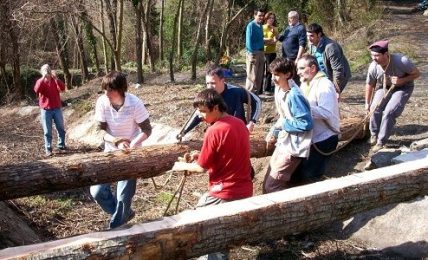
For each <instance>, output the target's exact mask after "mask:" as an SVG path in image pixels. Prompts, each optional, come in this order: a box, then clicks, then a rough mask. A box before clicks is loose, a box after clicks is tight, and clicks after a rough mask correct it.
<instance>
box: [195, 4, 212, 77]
mask: <svg viewBox="0 0 428 260" xmlns="http://www.w3.org/2000/svg"><path fill="white" fill-rule="evenodd" d="M210 2H211V1H207V2H206V4H205V8H204V10H203V12H202V13H201V14H200V16H199V23H198V29H197V31H196V41H195V46H194V47H193V53H192V77H191V79H192V80H195V79H196V63H197V61H198V50H199V44H200V42H201V38H202V37H201V36H202V24H203V23H204V17H206V16H207V12H208V8H209V6H210Z"/></svg>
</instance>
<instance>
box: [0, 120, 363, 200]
mask: <svg viewBox="0 0 428 260" xmlns="http://www.w3.org/2000/svg"><path fill="white" fill-rule="evenodd" d="M352 120H353V121H349V120H348V121H347V120H342V121H343V126H344V128H343V132H346V133H348V134H346V135H344V137H348V135H349V133H351V132H352V131H346V130H347V129H351V128H352V127H354V128H355V126H356V124H357V123H358V122H360V121H361V119H360V120H355V119H352ZM351 130H352V129H351ZM265 135H266V132H264V131H263V130H262V129H259V130H258V131H255V132H254V133H253V134H252V135H251V157H256V158H259V157H266V156H268V155H270V154H271V153H272V150H269V151H267V150H266V148H267V147H266V142H265ZM201 146H202V141H200V140H199V141H189V142H183V143H182V144H169V145H157V146H148V147H144V148H142V149H133V150H130V151H129V152H128V153H124V152H121V151H118V152H112V153H103V152H99V153H88V154H74V155H71V156H64V157H53V158H50V159H46V160H40V161H32V162H26V163H21V164H13V165H5V166H2V167H0V201H1V200H7V199H15V198H20V197H26V196H33V195H38V194H44V193H50V192H55V191H63V190H69V189H75V188H80V187H85V186H89V185H94V184H99V183H111V182H115V181H119V180H126V179H131V178H150V177H154V176H158V175H161V174H163V173H164V172H166V171H168V170H170V169H171V168H172V166H173V164H174V162H175V161H177V158H178V157H179V156H183V154H184V153H185V152H187V151H191V150H199V149H200V148H201ZM272 148H273V146H272Z"/></svg>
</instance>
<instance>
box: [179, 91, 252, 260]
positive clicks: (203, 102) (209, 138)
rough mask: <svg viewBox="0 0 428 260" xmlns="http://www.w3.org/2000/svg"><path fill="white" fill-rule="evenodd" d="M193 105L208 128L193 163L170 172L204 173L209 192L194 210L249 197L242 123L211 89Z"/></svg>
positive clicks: (248, 168) (247, 140)
mask: <svg viewBox="0 0 428 260" xmlns="http://www.w3.org/2000/svg"><path fill="white" fill-rule="evenodd" d="M193 106H194V107H195V108H197V109H198V112H199V113H200V114H201V116H202V119H203V120H204V121H205V122H207V123H209V124H211V126H210V127H208V129H207V131H206V132H205V136H204V141H203V144H202V148H201V151H200V152H196V153H193V154H192V159H193V160H195V161H196V163H195V162H193V163H185V162H177V163H175V165H174V167H173V170H175V171H190V172H203V171H205V170H207V171H208V175H209V185H208V188H209V191H208V192H207V193H205V194H204V195H203V196H202V197H201V198H200V200H199V202H198V204H197V207H204V206H209V205H216V204H220V203H225V202H228V201H232V200H238V199H243V198H247V197H251V196H252V195H253V183H252V181H251V166H250V137H249V131H248V129H247V127H246V126H245V124H244V122H243V121H242V120H240V119H238V118H236V117H233V116H231V115H228V114H227V113H226V109H227V108H226V104H225V102H224V100H223V98H222V97H221V96H220V95H219V94H218V93H217V92H216V91H215V90H214V89H205V90H203V91H202V92H200V93H199V94H198V95H197V96H196V98H195V101H194V102H193ZM211 257H214V258H211ZM224 257H227V253H224V252H221V253H220V252H218V253H214V254H212V255H211V254H210V256H209V258H208V259H227V258H224Z"/></svg>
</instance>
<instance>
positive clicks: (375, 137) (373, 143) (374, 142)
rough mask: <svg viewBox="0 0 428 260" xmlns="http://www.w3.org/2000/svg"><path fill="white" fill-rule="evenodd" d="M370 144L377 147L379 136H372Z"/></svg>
mask: <svg viewBox="0 0 428 260" xmlns="http://www.w3.org/2000/svg"><path fill="white" fill-rule="evenodd" d="M369 143H370V145H375V144H376V143H377V136H375V135H372V136H370V141H369Z"/></svg>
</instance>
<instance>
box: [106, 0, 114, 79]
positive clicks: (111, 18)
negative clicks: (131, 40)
mask: <svg viewBox="0 0 428 260" xmlns="http://www.w3.org/2000/svg"><path fill="white" fill-rule="evenodd" d="M104 3H105V8H106V12H107V18H108V21H109V28H110V35H111V43H112V45H113V46H112V47H113V48H112V50H111V55H112V56H111V58H112V60H113V62H112V63H111V68H112V70H115V69H117V68H116V64H115V63H116V62H115V50H116V49H117V35H116V19H115V17H116V15H115V13H114V12H113V10H112V6H111V3H110V0H104Z"/></svg>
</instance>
